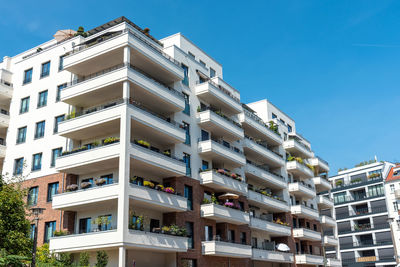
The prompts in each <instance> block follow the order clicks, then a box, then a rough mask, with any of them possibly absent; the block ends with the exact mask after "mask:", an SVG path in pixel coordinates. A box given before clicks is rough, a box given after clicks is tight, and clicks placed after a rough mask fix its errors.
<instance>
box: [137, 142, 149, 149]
mask: <svg viewBox="0 0 400 267" xmlns="http://www.w3.org/2000/svg"><path fill="white" fill-rule="evenodd" d="M137 143H138V144H139V145H140V146H142V147H145V148H150V143H149V142H146V141H144V140H139V141H137Z"/></svg>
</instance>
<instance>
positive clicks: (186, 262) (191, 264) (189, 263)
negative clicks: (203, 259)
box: [181, 259, 197, 267]
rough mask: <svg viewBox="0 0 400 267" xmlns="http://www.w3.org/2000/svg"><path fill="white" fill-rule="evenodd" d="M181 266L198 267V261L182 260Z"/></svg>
mask: <svg viewBox="0 0 400 267" xmlns="http://www.w3.org/2000/svg"><path fill="white" fill-rule="evenodd" d="M181 266H182V267H196V266H197V264H196V260H193V259H181Z"/></svg>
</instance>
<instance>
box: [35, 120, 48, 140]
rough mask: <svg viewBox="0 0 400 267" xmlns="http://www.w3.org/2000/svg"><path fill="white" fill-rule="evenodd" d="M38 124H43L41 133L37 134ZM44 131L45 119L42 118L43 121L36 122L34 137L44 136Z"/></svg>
mask: <svg viewBox="0 0 400 267" xmlns="http://www.w3.org/2000/svg"><path fill="white" fill-rule="evenodd" d="M39 125H43V132H42V131H41V132H42V135H40V136H39V135H38V129H39ZM45 131H46V121H45V120H44V121H38V122H36V127H35V139H40V138H43V137H44V134H45Z"/></svg>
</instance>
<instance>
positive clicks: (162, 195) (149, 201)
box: [128, 184, 187, 212]
mask: <svg viewBox="0 0 400 267" xmlns="http://www.w3.org/2000/svg"><path fill="white" fill-rule="evenodd" d="M128 194H129V198H130V199H131V200H132V201H133V205H134V206H141V207H143V208H145V209H152V210H154V209H155V210H159V211H162V212H179V211H186V210H187V199H186V198H184V197H182V196H178V195H175V194H170V193H166V192H162V191H158V190H155V189H152V188H148V187H145V186H139V185H135V184H130V186H129V189H128Z"/></svg>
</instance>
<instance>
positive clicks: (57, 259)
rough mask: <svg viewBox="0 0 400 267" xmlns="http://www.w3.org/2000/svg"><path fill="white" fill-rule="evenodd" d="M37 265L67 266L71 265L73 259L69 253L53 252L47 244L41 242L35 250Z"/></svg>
mask: <svg viewBox="0 0 400 267" xmlns="http://www.w3.org/2000/svg"><path fill="white" fill-rule="evenodd" d="M36 259H37V263H38V266H46V267H47V266H49V267H50V266H52V267H53V266H62V267H68V266H72V265H73V260H72V257H71V254H70V253H58V254H57V255H56V254H53V253H51V252H50V250H49V244H43V246H41V247H38V249H37V252H36Z"/></svg>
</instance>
